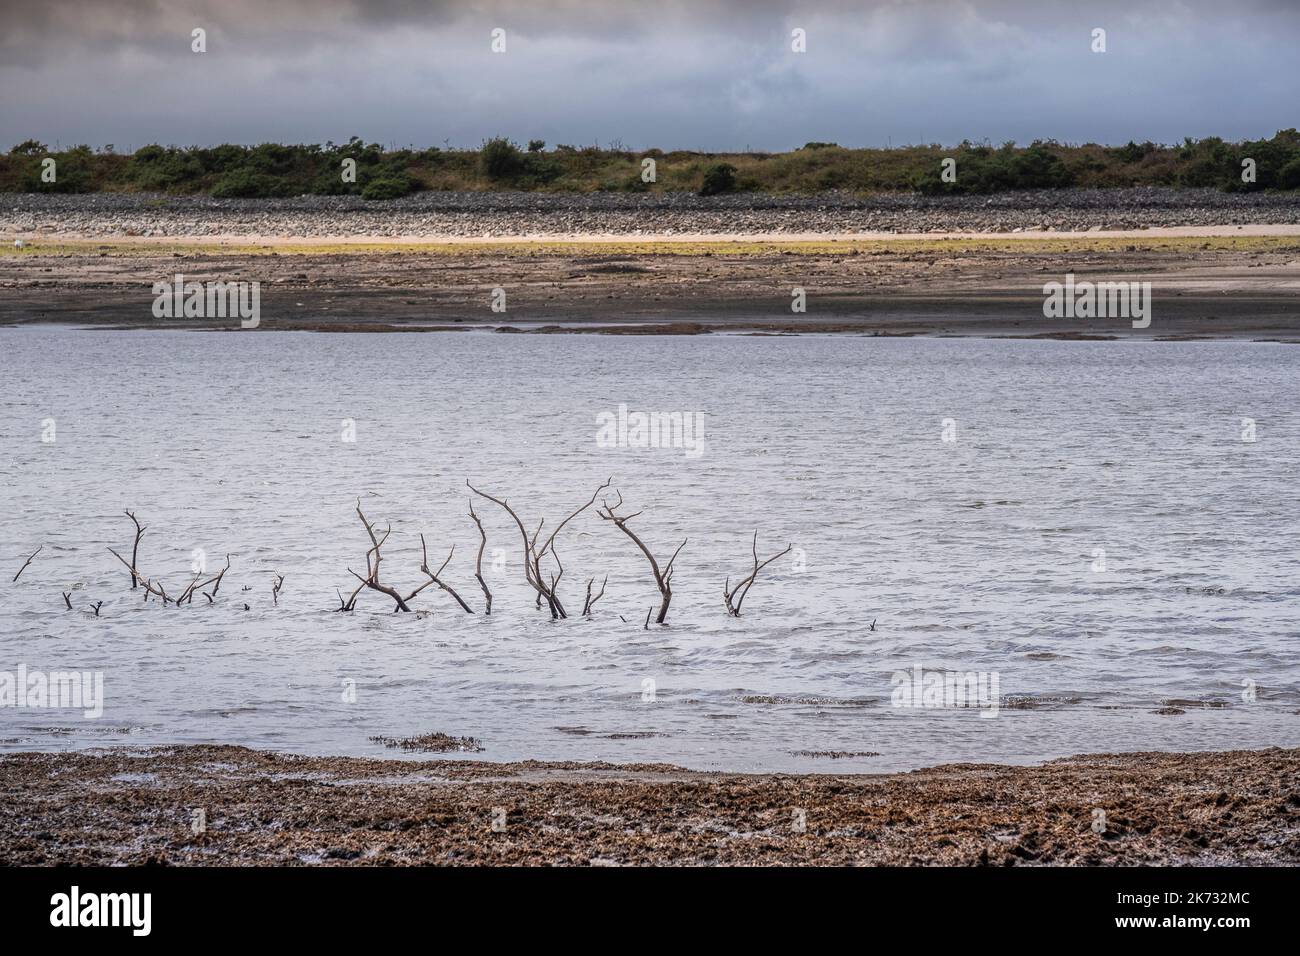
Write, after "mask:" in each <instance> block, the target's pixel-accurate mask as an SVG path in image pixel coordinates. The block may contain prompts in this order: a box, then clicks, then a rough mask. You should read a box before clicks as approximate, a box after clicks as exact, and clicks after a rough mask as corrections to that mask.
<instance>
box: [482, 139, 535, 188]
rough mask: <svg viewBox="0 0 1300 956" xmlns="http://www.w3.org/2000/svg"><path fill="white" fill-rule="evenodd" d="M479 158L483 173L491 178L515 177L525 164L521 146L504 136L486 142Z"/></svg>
mask: <svg viewBox="0 0 1300 956" xmlns="http://www.w3.org/2000/svg"><path fill="white" fill-rule="evenodd" d="M478 159H479V167H480V168H481V169H482V171H483V175H485V176H487V178H488V179H491V180H502V179H514V178H515V177H516V176H518V175H519V173H520V171H521V170H522V169H523V165H524V157H523V154H522V153H520V152H519V147H518V146H516V145H515V144H514V143H512V142H510V140H508V139H506V138H505V137H504V136H498V137H497V138H496V139H490V140H488V141H487V142H485V143H484V144H483V148H482V149H480V150H479V154H478Z"/></svg>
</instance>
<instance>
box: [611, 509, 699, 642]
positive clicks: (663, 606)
mask: <svg viewBox="0 0 1300 956" xmlns="http://www.w3.org/2000/svg"><path fill="white" fill-rule="evenodd" d="M615 493H616V494H618V493H617V492H615ZM621 507H623V496H622V494H619V495H618V501H617V502H616V503H615V504H613V505H610V503H609V502H608V501H605V502H601V507H600V508H598V509H596V514H598V515H600V517H602V518H604V519H605V520H606V521H612V522H613V523H614V527H616V528H618V530H619V531H622V532H623V533H624V534H625V535H627V536H628V537H629V538H631V539H632V543H633V544H635V545H636V546H637V547H638V548H640V549H641V553H642V554H644V555H645V557H646V560H647V561H649V562H650V571H651V572H652V573H653V574H654V578H655V586H656V587H658V588H659V595H660V600H659V614H658V615H657V616H656V617H655V623H656V624H663V623H664V621H665V620H666V619H667V617H668V605H669V604H671V603H672V600H673V563H674V562H675V561H676V560H677V555H679V554H681V553H682V548H684V547H686V542H687V541H689V540H690V539H689V538H686V539H683V540H682V543H681V544H679V545H678V546H677V550H676V551H674V552H673V556H672V557H671V558H669V559H668V563H667V564H665V565H664V566H663V567H662V568H660V567H659V562H658V560H656V558H655V556H654V554H653V553H652V552H651V551H650V549H649V548H647V547H646V545H645V542H644V541H642V540H641V539H640V538H639V537H637V535H636V532H634V531H633V530H632V529H631V528H629V527H628V526H627V523H628V522H629V521H631V520H632V519H633V518H635V517H636V516H637V515H639V514H641V512H640V511H637V512H635V513H633V514H630V515H620V514H619V513H618V509H619V508H621ZM651 610H653V608H652V609H651ZM649 621H650V617H649V615H648V614H647V615H646V624H647V626H649Z"/></svg>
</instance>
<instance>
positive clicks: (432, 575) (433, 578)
mask: <svg viewBox="0 0 1300 956" xmlns="http://www.w3.org/2000/svg"><path fill="white" fill-rule="evenodd" d="M420 551H421V552H422V553H423V555H424V560H423V561H421V562H420V570H421V571H423V572H424V573H425V574H427V575H428V576H429V582H430V583H431V584H436V585H438V587H440V588H442V589H443V590H444V591H446V592H447V593H448V594H450V595H451V596H452V597H454V598H455V599H456V603H457V604H459V605H460V606H461V608H462V609H463V610H464V611H465V613H466V614H473V613H474V612H473V611H472V610H470V606H469V605H468V604H466V603H465V602H464V601H463V600H461V597H460V595H459V594H457V593H456V591H455V589H454V588H452V586H451V585H450V584H447V582H445V581H443V580H442V577H441V575H442V572H443V571H444V570H445V569H446V567H447V565H448V564H450V563H451V556H452V555H453V554H455V553H456V546H455V545H454V544H453V545H452V546H451V550H450V551H449V552H448V553H447V560H446V561H444V562H442V565H441V566H440V567H439V568H438V570H437V571H430V570H429V550H428V548H426V547H425V545H424V535H420ZM425 586H426V587H427V585H425ZM417 593H418V591H414V592H412V593H411V597H414V596H415V595H416V594H417Z"/></svg>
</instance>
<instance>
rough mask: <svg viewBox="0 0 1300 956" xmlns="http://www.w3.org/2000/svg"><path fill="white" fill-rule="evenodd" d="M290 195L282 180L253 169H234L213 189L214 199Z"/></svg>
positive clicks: (219, 180) (218, 181)
mask: <svg viewBox="0 0 1300 956" xmlns="http://www.w3.org/2000/svg"><path fill="white" fill-rule="evenodd" d="M288 193H289V187H288V186H287V185H286V184H285V183H284V182H282V181H281V180H279V179H277V178H276V177H274V176H270V175H268V174H266V173H258V172H254V171H253V170H251V169H232V170H231V171H230V172H228V173H226V174H225V175H224V176H222V177H221V178H220V179H218V180H217V183H216V185H215V186H213V187H212V198H213V199H261V198H268V197H274V196H285V195H288Z"/></svg>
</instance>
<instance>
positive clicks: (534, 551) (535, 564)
mask: <svg viewBox="0 0 1300 956" xmlns="http://www.w3.org/2000/svg"><path fill="white" fill-rule="evenodd" d="M611 481H613V479H612V478H607V479H606V480H605V483H604V484H603V485H601V486H600V487H599V488H597V489H596V490H595V491H594V492H592V495H591V498H590V500H588V501H587V503H586V504H584V505H583V506H582V507H580V508H578V509H577V510H576V511H574V512H573V513H572V514H570V515H569V516H568V517H567V518H565V519H564V520H563V521H561V522H560V523H559V524H557V525H556V526H555V530H554V531H552V532H551V534H550V536H549V537H548V538H547V539H546V540H545V541H544V542H542V545H541V547H538V544H537V542H538V539H539V538H540V537H541V534H542V527H543V525H545V523H546V521H545V519H543V520H542V521H540V522H538V525H537V530H536V531H534V532H533V536H532V537H531V538H529V536H528V531H527V529H526V528H525V527H524V522H523V520H522V519H521V518H520V517H519V513H518V512H517V511H515V510H514V508H512V507H510V505H509V504H508V503H507V502H506V500H505V499H504V498H494V497H493V496H492V495H489V494H488V493H487V492H484V491H479V490H478V489H477V488H475V487H474V486H473V485H472V484H470V483H469V481H468V480H467V481H466V482H465V486H466V487H467V488H469V490H470V491H472V492H474V494H476V495H478V496H479V497H480V498H486V499H487V500H488V501H491V502H493V503H494V504H497V505H500V506H501V507H502V508H503V509H505V511H506V513H507V514H508V515H510V517H511V518H512V519H514V522H515V526H516V527H517V528H518V529H519V537H520V540H521V542H522V543H523V559H524V578H525V579H526V580H527V582H528V586H529V587H531V588H532V589H533V590H534V591H535V592H536V593H537V604H538V606H539V607H540V606H541V602H542V601H545V602H546V605H547V607H548V608H549V609H550V611H551V618H552V620H555V619H559V618H562V617H568V616H569V615H568V613H567V612H566V611H565V610H564V603H563V602H562V601H561V600H560V598H559V596H558V595H557V594H556V593H555V589H556V587H558V585H559V583H560V578H561V577H563V575H564V566H563V565H562V564H560V561H559V558H558V557H557V556H556V553H555V539H556V536H557V535H559V533H560V532H561V531H563V530H564V527H565V525H567V524H568V523H569V522H570V521H572V520H573V519H574V518H576V517H578V515H580V514H582V513H583V512H584V511H586V510H587V509H588V508H590V507H591V506H592V505H593V504H595V503H596V498H597V497H598V496H599V495H600V493H601V492H602V491H604V490H605V489H606V488H608V487H609V484H610V482H611ZM547 553H549V554H550V555H551V559H552V561H554V562H555V565H556V567H557V568H559V573H558V574H549V575H544V574H543V572H542V558H544V557H545V556H546V555H547Z"/></svg>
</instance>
